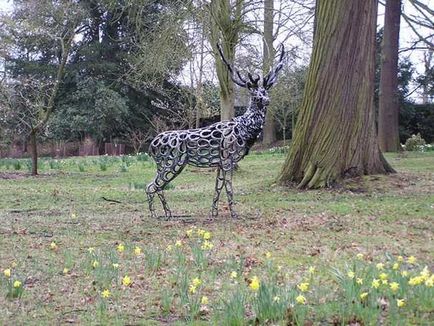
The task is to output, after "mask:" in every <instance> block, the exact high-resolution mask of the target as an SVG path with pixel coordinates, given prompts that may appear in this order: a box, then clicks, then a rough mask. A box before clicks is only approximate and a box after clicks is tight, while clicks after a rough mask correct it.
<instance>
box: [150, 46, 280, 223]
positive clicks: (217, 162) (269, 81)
mask: <svg viewBox="0 0 434 326" xmlns="http://www.w3.org/2000/svg"><path fill="white" fill-rule="evenodd" d="M218 49H219V52H220V55H221V58H222V60H223V62H224V63H225V65H226V66H227V68H228V70H229V73H230V76H231V79H232V80H233V82H234V83H235V84H237V85H239V86H240V87H244V88H247V89H248V90H249V93H250V104H249V107H248V108H247V110H246V112H245V113H244V114H243V115H241V116H238V117H235V118H233V119H231V120H229V121H222V122H217V123H214V124H212V125H210V126H208V127H204V128H197V129H188V130H172V131H166V132H163V133H160V134H159V135H157V136H156V137H155V138H154V139H153V140H152V142H151V145H150V147H149V154H150V155H151V156H152V157H153V159H154V160H155V163H156V164H157V174H156V176H155V178H154V180H153V181H152V182H151V183H150V184H149V185H148V186H147V187H146V193H147V196H148V204H149V210H150V213H151V216H152V217H156V213H155V208H154V206H153V199H154V196H155V194H157V195H158V197H159V198H160V201H161V203H162V205H163V209H164V212H165V216H166V218H167V219H170V218H171V217H172V213H171V211H170V209H169V206H168V205H167V202H166V199H165V198H164V194H163V190H164V187H165V186H166V185H167V184H168V183H169V182H170V181H172V180H173V179H174V178H175V177H176V176H177V175H178V174H180V173H181V171H182V170H183V169H184V167H185V166H186V165H187V164H190V165H193V166H197V167H216V168H217V177H216V182H215V193H214V200H213V203H212V209H211V217H212V218H214V217H216V216H217V214H218V208H217V203H218V201H219V198H220V193H221V191H222V189H223V187H225V189H226V194H227V196H228V203H229V209H230V213H231V216H232V218H237V213H236V212H235V209H234V207H233V206H234V201H233V190H232V172H233V168H234V166H235V163H237V162H238V161H240V160H241V159H242V158H243V157H244V156H245V155H247V154H248V152H249V149H250V147H251V146H252V145H253V144H254V142H255V141H256V139H257V138H258V136H259V135H260V133H261V132H262V129H263V125H264V122H265V113H266V111H267V105H268V104H269V102H270V101H269V97H268V90H269V89H270V88H271V86H273V84H274V83H275V82H276V79H277V74H278V72H279V71H280V70H281V69H282V67H283V57H284V54H285V51H284V48H283V46H282V47H281V54H280V58H279V62H278V63H277V65H276V66H275V68H274V69H272V70H271V71H270V72H269V73H268V74H267V76H265V77H264V78H263V79H262V85H261V84H260V83H259V81H260V77H259V76H252V75H251V74H250V73H248V74H247V75H248V79H249V80H246V79H244V78H243V77H242V76H241V74H240V73H239V71H237V70H234V69H233V68H232V66H231V64H229V63H228V62H227V61H226V59H225V57H224V56H223V52H222V50H221V48H220V46H219V47H218Z"/></svg>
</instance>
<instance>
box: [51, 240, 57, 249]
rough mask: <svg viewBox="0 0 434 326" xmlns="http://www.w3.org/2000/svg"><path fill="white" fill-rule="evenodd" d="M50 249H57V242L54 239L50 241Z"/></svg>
mask: <svg viewBox="0 0 434 326" xmlns="http://www.w3.org/2000/svg"><path fill="white" fill-rule="evenodd" d="M50 249H51V250H56V249H57V244H56V243H55V242H54V241H52V242H51V243H50Z"/></svg>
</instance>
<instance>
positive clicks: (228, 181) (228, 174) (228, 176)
mask: <svg viewBox="0 0 434 326" xmlns="http://www.w3.org/2000/svg"><path fill="white" fill-rule="evenodd" d="M232 175H233V170H232V169H231V170H229V171H224V170H223V176H224V183H225V188H226V195H227V196H228V204H229V210H230V212H231V217H232V218H238V214H237V212H236V211H235V208H234V204H235V203H234V193H233V189H232Z"/></svg>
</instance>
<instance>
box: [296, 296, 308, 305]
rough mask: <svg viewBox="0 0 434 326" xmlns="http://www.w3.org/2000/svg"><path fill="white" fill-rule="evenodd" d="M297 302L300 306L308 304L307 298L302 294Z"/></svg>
mask: <svg viewBox="0 0 434 326" xmlns="http://www.w3.org/2000/svg"><path fill="white" fill-rule="evenodd" d="M295 301H296V302H297V303H299V304H306V298H305V297H304V296H303V295H301V294H300V295H298V296H297V297H296V298H295Z"/></svg>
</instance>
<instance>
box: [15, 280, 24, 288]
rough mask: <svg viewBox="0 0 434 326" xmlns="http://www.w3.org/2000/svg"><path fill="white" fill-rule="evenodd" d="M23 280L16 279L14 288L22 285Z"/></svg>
mask: <svg viewBox="0 0 434 326" xmlns="http://www.w3.org/2000/svg"><path fill="white" fill-rule="evenodd" d="M21 284H22V283H21V282H20V281H18V280H16V281H15V282H14V288H19V287H20V286H21Z"/></svg>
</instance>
